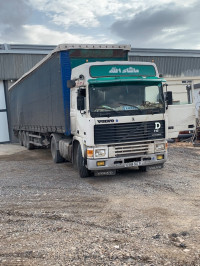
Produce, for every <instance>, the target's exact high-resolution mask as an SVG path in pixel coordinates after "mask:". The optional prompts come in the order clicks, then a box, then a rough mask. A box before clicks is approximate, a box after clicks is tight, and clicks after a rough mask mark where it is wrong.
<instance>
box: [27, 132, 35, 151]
mask: <svg viewBox="0 0 200 266" xmlns="http://www.w3.org/2000/svg"><path fill="white" fill-rule="evenodd" d="M26 148H27V150H32V149H33V148H34V145H33V144H32V143H30V142H29V134H28V132H26Z"/></svg>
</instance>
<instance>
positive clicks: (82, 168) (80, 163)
mask: <svg viewBox="0 0 200 266" xmlns="http://www.w3.org/2000/svg"><path fill="white" fill-rule="evenodd" d="M77 166H78V172H79V176H80V177H81V178H85V177H88V176H89V171H88V169H87V168H86V167H85V161H84V158H83V156H82V151H81V146H80V144H79V145H78V149H77Z"/></svg>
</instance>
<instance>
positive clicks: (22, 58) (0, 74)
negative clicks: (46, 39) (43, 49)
mask: <svg viewBox="0 0 200 266" xmlns="http://www.w3.org/2000/svg"><path fill="white" fill-rule="evenodd" d="M44 56H46V55H42V54H40V55H37V54H34V55H33V54H0V79H1V80H10V79H18V78H19V77H21V76H22V75H23V74H24V73H25V72H27V71H28V70H30V69H31V68H32V67H33V66H34V65H35V64H36V63H38V62H39V61H40V60H41V59H42V58H43V57H44Z"/></svg>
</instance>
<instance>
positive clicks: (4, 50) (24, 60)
mask: <svg viewBox="0 0 200 266" xmlns="http://www.w3.org/2000/svg"><path fill="white" fill-rule="evenodd" d="M54 48H55V46H48V45H45V46H43V45H20V44H10V45H8V44H0V143H5V142H10V141H11V140H13V139H14V136H13V133H12V130H11V126H10V109H9V96H8V88H9V86H10V85H11V84H12V83H13V82H14V81H16V80H17V79H18V78H20V77H21V76H22V75H23V74H24V73H25V72H27V71H29V70H30V69H31V68H32V67H33V66H34V65H35V64H36V63H38V62H39V61H40V60H41V59H42V58H43V57H44V56H46V55H47V54H48V53H49V52H50V51H51V50H53V49H54Z"/></svg>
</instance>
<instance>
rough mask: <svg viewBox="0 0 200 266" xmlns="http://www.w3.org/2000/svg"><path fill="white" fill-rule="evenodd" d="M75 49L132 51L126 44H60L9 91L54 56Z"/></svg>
mask: <svg viewBox="0 0 200 266" xmlns="http://www.w3.org/2000/svg"><path fill="white" fill-rule="evenodd" d="M74 49H89V50H92V49H104V50H105V49H113V50H115V49H116V50H117V49H121V50H124V51H130V50H131V45H126V44H121V45H118V44H59V45H58V46H57V47H56V48H55V49H54V50H52V51H51V52H50V53H49V54H48V55H47V56H45V57H44V58H43V59H42V60H41V61H39V62H38V63H37V64H36V65H35V66H34V67H33V68H31V69H30V70H29V71H28V72H26V73H25V74H24V75H23V76H22V77H21V78H19V79H18V80H17V81H16V82H15V83H14V84H13V85H12V86H10V87H9V90H10V89H12V88H13V87H14V86H15V85H16V84H17V83H18V82H20V81H21V80H22V79H24V78H25V77H26V76H27V75H29V74H30V73H32V72H33V71H34V70H35V69H37V68H38V67H39V66H40V65H42V64H43V63H44V62H46V61H47V60H48V59H49V58H50V57H51V56H52V55H53V54H55V53H57V52H61V51H67V50H74Z"/></svg>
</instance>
